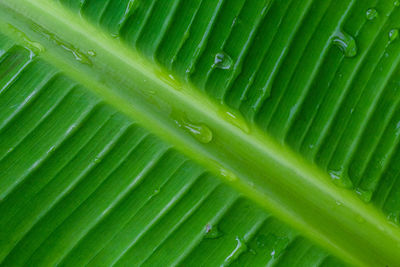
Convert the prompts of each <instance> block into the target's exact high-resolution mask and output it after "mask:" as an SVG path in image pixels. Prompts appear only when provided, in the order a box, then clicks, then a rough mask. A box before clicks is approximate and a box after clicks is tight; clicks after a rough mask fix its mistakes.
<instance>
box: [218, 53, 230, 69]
mask: <svg viewBox="0 0 400 267" xmlns="http://www.w3.org/2000/svg"><path fill="white" fill-rule="evenodd" d="M231 66H232V58H231V57H230V56H229V55H227V54H226V53H225V52H220V53H218V54H216V55H215V58H214V64H213V67H216V68H219V69H223V70H228V69H230V68H231Z"/></svg>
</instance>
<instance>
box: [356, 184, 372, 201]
mask: <svg viewBox="0 0 400 267" xmlns="http://www.w3.org/2000/svg"><path fill="white" fill-rule="evenodd" d="M356 193H357V195H358V196H359V197H360V198H361V200H362V201H364V202H366V203H368V202H370V201H371V198H372V192H371V191H370V190H364V189H361V188H359V187H358V188H357V189H356Z"/></svg>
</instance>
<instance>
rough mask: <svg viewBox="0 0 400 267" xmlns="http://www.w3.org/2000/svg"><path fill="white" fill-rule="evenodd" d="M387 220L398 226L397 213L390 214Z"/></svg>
mask: <svg viewBox="0 0 400 267" xmlns="http://www.w3.org/2000/svg"><path fill="white" fill-rule="evenodd" d="M387 219H388V220H389V221H390V222H392V223H395V224H398V223H399V212H390V213H389V214H388V215H387Z"/></svg>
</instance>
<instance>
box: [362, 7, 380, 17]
mask: <svg viewBox="0 0 400 267" xmlns="http://www.w3.org/2000/svg"><path fill="white" fill-rule="evenodd" d="M365 16H366V18H367V20H373V19H375V18H376V17H377V16H378V11H376V9H374V8H370V9H368V10H367V12H366V13H365Z"/></svg>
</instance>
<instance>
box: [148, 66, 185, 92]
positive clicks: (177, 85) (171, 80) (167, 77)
mask: <svg viewBox="0 0 400 267" xmlns="http://www.w3.org/2000/svg"><path fill="white" fill-rule="evenodd" d="M154 73H155V75H156V76H157V78H159V79H160V80H162V81H163V82H164V83H166V84H168V85H169V86H170V87H172V88H173V89H175V90H178V91H179V90H181V89H182V83H181V82H179V81H178V80H177V79H176V78H175V76H174V75H172V74H166V73H165V72H164V71H162V70H161V69H156V70H154Z"/></svg>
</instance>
